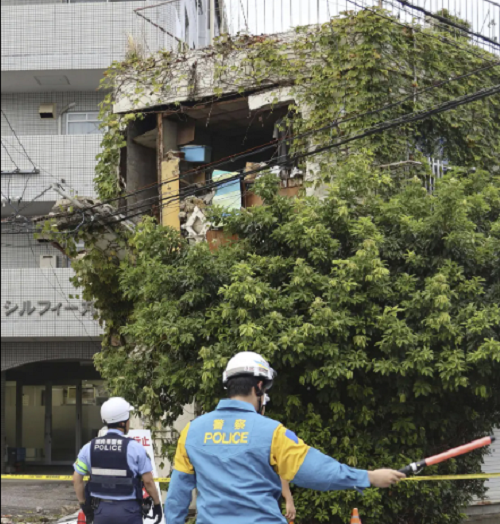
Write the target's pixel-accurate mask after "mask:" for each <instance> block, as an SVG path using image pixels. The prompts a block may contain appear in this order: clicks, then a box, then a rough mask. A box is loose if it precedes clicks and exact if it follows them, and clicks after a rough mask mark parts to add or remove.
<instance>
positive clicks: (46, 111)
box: [38, 104, 57, 120]
mask: <svg viewBox="0 0 500 524" xmlns="http://www.w3.org/2000/svg"><path fill="white" fill-rule="evenodd" d="M38 112H39V113H40V118H44V119H52V120H55V119H56V118H57V104H41V105H40V107H39V108H38Z"/></svg>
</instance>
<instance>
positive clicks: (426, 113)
mask: <svg viewBox="0 0 500 524" xmlns="http://www.w3.org/2000/svg"><path fill="white" fill-rule="evenodd" d="M498 92H500V85H496V86H492V87H490V88H484V89H481V90H479V91H476V92H475V93H472V94H470V95H464V96H462V97H458V98H455V99H453V100H451V101H448V102H445V103H444V104H440V105H438V106H435V107H433V108H431V109H426V110H422V111H420V112H417V113H414V112H412V113H409V114H406V115H403V116H402V117H398V118H396V119H393V120H390V121H385V122H380V123H379V124H377V125H375V126H373V127H371V128H369V129H367V130H364V131H363V132H362V133H358V134H356V135H352V136H350V137H346V138H344V139H342V140H340V141H337V142H334V143H330V144H327V145H324V146H322V147H319V148H316V149H314V150H312V151H307V152H304V153H298V154H296V155H294V156H293V157H288V158H286V159H285V160H283V161H278V162H273V165H274V166H280V165H282V166H286V165H289V164H293V163H296V162H297V160H300V159H303V158H307V157H310V156H313V155H317V154H320V153H322V152H325V151H327V150H330V149H334V148H339V147H341V146H343V145H345V144H348V143H351V142H353V141H355V140H359V139H361V138H365V137H368V136H372V135H374V134H377V133H380V132H385V131H387V130H389V129H394V128H397V127H399V126H401V125H406V124H409V123H413V122H417V121H421V120H424V119H426V118H429V117H430V116H434V115H437V114H440V113H443V112H446V111H450V110H453V109H456V108H457V107H460V106H462V105H465V104H469V103H472V102H475V101H478V100H481V99H484V98H486V97H489V96H492V95H493V94H496V93H498ZM268 169H269V166H268V165H266V166H265V167H260V168H258V169H254V170H251V171H243V172H242V173H237V174H235V175H234V176H233V177H228V178H225V179H223V180H220V181H215V182H212V183H210V184H206V185H205V186H203V188H202V189H203V190H204V191H206V190H208V189H212V188H217V187H220V186H222V185H226V184H228V183H230V182H233V181H236V180H240V179H241V178H243V177H246V176H249V175H252V174H257V173H261V172H263V171H267V170H268ZM199 191H200V188H196V189H194V190H192V191H191V194H186V193H184V194H182V197H183V198H187V196H192V195H195V194H196V193H197V192H199ZM179 198H180V195H179V193H177V192H176V193H175V194H174V195H173V196H171V197H167V198H163V199H162V198H160V199H159V202H160V203H163V202H166V204H165V206H166V205H168V204H169V203H170V202H172V201H174V200H178V199H179ZM154 199H155V201H156V200H158V197H157V196H155V197H154ZM145 205H146V204H143V205H139V206H138V207H136V208H135V209H133V210H132V211H135V210H137V209H141V208H143V207H145ZM147 206H148V207H149V204H147ZM165 206H162V207H165ZM145 213H146V212H145V211H139V212H137V213H134V214H127V215H126V216H124V217H122V218H119V219H116V220H112V221H110V219H113V218H116V217H117V215H118V214H119V213H116V214H113V215H110V216H106V217H103V221H102V222H100V225H104V226H109V225H112V224H117V223H121V222H123V221H125V220H130V219H131V218H135V217H137V216H140V215H144V214H145ZM68 216H71V215H68Z"/></svg>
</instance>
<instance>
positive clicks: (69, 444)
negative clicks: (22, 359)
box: [5, 363, 109, 469]
mask: <svg viewBox="0 0 500 524" xmlns="http://www.w3.org/2000/svg"><path fill="white" fill-rule="evenodd" d="M45 365H47V364H42V367H44V366H45ZM49 366H50V369H51V371H50V373H49V374H46V373H40V369H38V371H37V373H36V376H35V375H34V374H33V369H32V366H26V367H25V368H19V369H16V370H12V371H11V372H9V373H8V377H7V382H6V389H5V415H6V440H7V446H8V448H9V449H10V452H11V460H10V469H12V468H13V467H17V468H19V462H24V461H20V460H19V456H25V465H26V466H42V465H43V466H69V465H71V464H73V462H74V461H75V458H76V456H77V454H78V451H79V450H80V448H81V447H82V446H83V445H84V444H85V443H86V442H88V441H89V440H91V439H92V438H94V437H96V436H97V434H98V432H99V430H100V429H101V427H102V425H103V424H102V421H101V418H100V410H101V406H102V404H103V403H104V402H105V401H106V400H107V399H108V398H109V395H108V392H107V388H106V383H105V381H103V380H102V379H101V378H100V377H99V376H98V374H97V372H96V370H95V369H94V368H93V366H89V365H85V366H82V365H81V364H80V363H65V364H64V366H60V365H58V363H56V364H55V363H51V364H49ZM38 368H40V364H38ZM58 368H59V369H58ZM63 368H64V372H62V371H63ZM58 370H59V371H61V373H60V374H58V373H57V371H58ZM58 375H59V376H58ZM41 377H43V378H44V379H45V381H44V383H43V384H41V383H40V382H41ZM61 377H64V379H62V378H61ZM12 379H15V380H12ZM15 449H18V450H19V449H21V455H19V454H18V455H17V457H18V458H17V461H14V460H13V458H12V457H13V456H14V450H15ZM13 462H16V465H14V464H13Z"/></svg>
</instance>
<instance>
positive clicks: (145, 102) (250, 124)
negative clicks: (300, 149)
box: [114, 35, 311, 242]
mask: <svg viewBox="0 0 500 524" xmlns="http://www.w3.org/2000/svg"><path fill="white" fill-rule="evenodd" d="M294 37H295V36H294V35H285V36H283V35H282V36H281V37H280V41H286V40H287V38H294ZM244 54H245V51H241V50H239V51H235V52H234V54H233V55H232V56H230V57H229V58H228V60H229V62H230V63H238V62H241V61H242V60H243V59H244V57H243V56H244ZM240 55H243V56H240ZM186 69H188V70H191V78H192V80H191V82H192V83H194V85H196V89H195V90H193V88H192V86H190V85H189V83H187V82H186V78H185V75H183V74H182V72H183V70H186ZM215 69H216V65H215V63H214V61H213V60H212V59H211V56H210V55H209V54H208V53H207V52H206V51H204V50H198V51H191V52H189V53H187V54H186V56H185V59H184V60H182V61H180V63H179V64H177V63H175V64H173V67H172V70H171V71H170V77H171V80H170V83H169V90H168V93H169V94H168V95H165V96H153V97H144V98H143V99H142V100H141V101H139V103H132V102H130V99H129V97H128V96H127V87H126V86H125V87H124V88H123V89H122V91H121V92H120V93H117V100H116V104H115V106H114V109H115V113H116V114H120V115H124V114H127V113H129V112H133V113H137V112H139V113H142V116H141V118H140V119H137V120H135V121H133V122H132V123H130V124H129V125H128V127H127V129H126V140H127V145H126V147H125V148H123V149H122V151H121V162H120V181H121V184H122V187H123V189H124V190H125V192H126V193H128V194H129V195H130V196H129V197H128V198H127V199H126V200H127V206H128V208H127V215H128V216H133V215H134V211H138V212H140V214H141V215H142V214H144V213H148V212H151V213H152V214H153V215H156V216H157V217H158V219H159V220H160V221H161V223H162V224H163V225H164V226H170V227H173V228H174V229H177V230H180V231H182V234H183V235H184V236H185V237H187V238H188V239H189V240H190V241H191V242H199V241H204V240H207V239H208V240H209V241H210V242H214V241H215V242H217V240H218V239H220V238H221V236H222V234H223V232H222V230H221V229H218V228H215V227H213V226H211V225H210V224H209V223H208V221H207V220H206V217H205V212H204V210H205V208H206V207H207V206H209V205H216V206H221V207H224V208H225V209H227V210H228V211H230V210H239V209H240V208H250V207H253V206H258V205H262V200H261V199H260V198H259V197H258V196H257V195H256V194H255V193H254V191H253V187H254V184H255V182H256V180H257V179H258V177H259V176H261V174H262V173H263V172H269V171H270V172H272V173H275V174H276V177H277V178H278V179H279V184H280V189H279V193H280V194H281V195H283V196H287V197H295V196H297V195H298V194H299V193H300V191H301V190H302V188H304V181H305V179H306V178H307V176H306V170H303V169H301V167H300V166H299V165H298V164H297V163H294V162H293V160H292V159H291V155H290V145H289V143H288V142H287V141H286V140H285V141H283V140H282V139H283V138H285V137H286V136H287V135H289V134H290V132H291V130H290V129H289V127H287V126H289V116H290V107H291V106H293V107H294V108H295V107H296V104H297V101H296V100H295V96H294V93H293V89H292V87H291V84H292V82H293V79H283V78H278V77H276V78H275V79H273V78H270V79H269V81H268V82H266V83H265V84H264V85H259V86H257V85H252V83H251V82H248V84H247V85H245V86H244V88H242V87H241V85H238V82H236V81H235V82H234V83H231V80H230V79H229V80H228V78H227V77H226V78H225V79H224V83H222V81H218V80H217V79H216V76H217V75H216V72H215ZM193 78H194V80H193ZM228 85H231V87H228ZM280 140H281V142H280ZM263 145H264V146H263ZM309 178H311V177H309ZM225 180H227V182H224V181H225ZM148 187H149V188H150V189H147V188H148ZM147 202H149V204H150V206H149V207H150V209H148V208H147V204H146V203H147ZM145 206H146V207H145Z"/></svg>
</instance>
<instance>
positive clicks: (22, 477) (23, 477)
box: [2, 475, 170, 482]
mask: <svg viewBox="0 0 500 524" xmlns="http://www.w3.org/2000/svg"><path fill="white" fill-rule="evenodd" d="M2 480H48V481H56V480H58V481H62V482H72V481H73V477H70V476H69V475H2ZM84 480H89V477H85V479H84ZM154 480H155V482H170V479H169V478H158V479H154Z"/></svg>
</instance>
